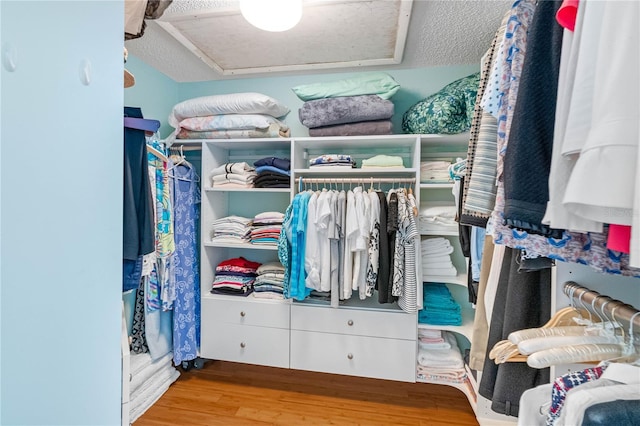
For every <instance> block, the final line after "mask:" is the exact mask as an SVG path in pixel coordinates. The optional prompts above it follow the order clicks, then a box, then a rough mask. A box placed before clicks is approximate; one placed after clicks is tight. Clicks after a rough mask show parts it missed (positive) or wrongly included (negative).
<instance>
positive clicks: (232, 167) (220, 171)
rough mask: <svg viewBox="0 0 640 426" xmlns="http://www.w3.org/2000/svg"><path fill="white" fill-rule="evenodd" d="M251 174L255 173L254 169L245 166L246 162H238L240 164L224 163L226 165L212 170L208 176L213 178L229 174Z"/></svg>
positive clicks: (247, 165)
mask: <svg viewBox="0 0 640 426" xmlns="http://www.w3.org/2000/svg"><path fill="white" fill-rule="evenodd" d="M250 172H253V173H255V169H254V168H253V167H252V166H250V165H249V164H247V163H246V162H244V161H243V162H240V163H226V164H222V165H220V166H218V167H216V168H214V169H213V170H211V172H210V173H209V176H211V177H213V176H217V175H226V174H229V173H235V174H238V175H243V174H246V173H250Z"/></svg>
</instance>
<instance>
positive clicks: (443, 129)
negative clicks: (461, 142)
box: [402, 73, 480, 134]
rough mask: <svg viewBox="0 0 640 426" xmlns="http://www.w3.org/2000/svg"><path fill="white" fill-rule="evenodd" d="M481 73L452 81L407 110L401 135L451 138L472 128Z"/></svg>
mask: <svg viewBox="0 0 640 426" xmlns="http://www.w3.org/2000/svg"><path fill="white" fill-rule="evenodd" d="M479 84H480V73H476V74H472V75H469V76H467V77H464V78H461V79H459V80H456V81H454V82H453V83H450V84H448V85H446V86H445V87H443V88H442V89H440V90H439V91H438V92H436V93H434V94H433V95H430V96H428V97H426V98H425V99H423V100H421V101H420V102H418V103H416V104H415V105H413V106H412V107H411V108H409V109H408V110H407V111H406V112H405V113H404V115H403V117H402V131H403V132H404V133H413V134H429V133H431V134H453V133H462V132H466V131H467V130H469V129H470V128H471V120H472V119H473V109H474V106H475V102H476V95H477V93H478V85H479Z"/></svg>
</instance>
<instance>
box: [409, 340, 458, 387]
mask: <svg viewBox="0 0 640 426" xmlns="http://www.w3.org/2000/svg"><path fill="white" fill-rule="evenodd" d="M420 331H421V332H423V330H420ZM424 331H431V330H424ZM433 331H434V332H438V333H441V334H442V338H441V342H440V343H437V344H423V343H421V342H420V343H419V347H418V364H419V366H420V367H422V368H418V371H419V372H422V373H423V374H424V373H426V374H433V375H442V376H443V378H448V379H450V380H452V381H453V380H458V381H459V382H460V381H463V380H464V378H465V377H466V376H465V377H462V376H463V375H461V374H460V372H459V371H457V372H455V371H452V370H460V369H462V368H463V367H464V361H463V360H462V355H461V354H460V349H459V348H458V342H457V341H456V337H455V336H454V335H453V333H450V332H448V331H438V330H433Z"/></svg>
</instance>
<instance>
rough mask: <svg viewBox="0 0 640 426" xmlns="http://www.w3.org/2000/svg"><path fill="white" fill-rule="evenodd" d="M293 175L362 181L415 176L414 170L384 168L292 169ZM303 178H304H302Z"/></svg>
mask: <svg viewBox="0 0 640 426" xmlns="http://www.w3.org/2000/svg"><path fill="white" fill-rule="evenodd" d="M293 173H294V174H295V175H297V176H298V177H299V176H300V175H315V176H336V177H337V176H362V178H363V179H366V178H368V177H372V176H397V177H404V176H412V175H415V174H416V169H414V168H408V167H405V168H403V169H395V168H384V167H372V168H364V169H362V168H357V169H349V168H347V169H345V170H342V169H337V168H336V169H332V168H328V169H323V168H322V167H320V168H309V169H294V171H293ZM303 177H304V176H303Z"/></svg>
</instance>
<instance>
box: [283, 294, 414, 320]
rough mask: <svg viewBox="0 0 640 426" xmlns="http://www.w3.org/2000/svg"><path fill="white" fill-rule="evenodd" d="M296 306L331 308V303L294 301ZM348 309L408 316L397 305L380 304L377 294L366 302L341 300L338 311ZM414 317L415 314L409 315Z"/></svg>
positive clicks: (311, 300) (356, 299) (313, 300)
mask: <svg viewBox="0 0 640 426" xmlns="http://www.w3.org/2000/svg"><path fill="white" fill-rule="evenodd" d="M294 303H295V304H300V305H314V306H327V307H329V306H330V305H331V303H330V302H329V301H328V300H319V299H305V300H304V301H301V302H299V301H294ZM341 308H347V309H365V310H380V311H397V312H398V313H401V314H406V312H404V311H403V310H402V309H400V307H399V306H398V304H397V303H378V295H377V294H375V295H374V296H373V297H367V298H366V299H364V300H360V299H359V298H358V297H357V296H355V297H352V298H351V299H348V300H341V301H340V305H339V307H338V308H336V309H341ZM407 315H414V314H407Z"/></svg>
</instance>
